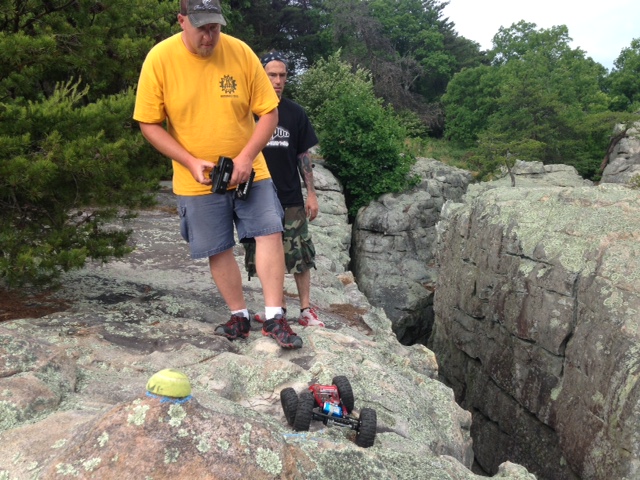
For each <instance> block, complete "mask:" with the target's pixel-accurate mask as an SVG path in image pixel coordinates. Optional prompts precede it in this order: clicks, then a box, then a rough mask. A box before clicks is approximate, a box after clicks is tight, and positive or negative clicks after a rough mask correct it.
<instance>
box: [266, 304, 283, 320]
mask: <svg viewBox="0 0 640 480" xmlns="http://www.w3.org/2000/svg"><path fill="white" fill-rule="evenodd" d="M276 315H282V307H264V318H266V319H267V320H271V319H272V318H273V317H275V316H276Z"/></svg>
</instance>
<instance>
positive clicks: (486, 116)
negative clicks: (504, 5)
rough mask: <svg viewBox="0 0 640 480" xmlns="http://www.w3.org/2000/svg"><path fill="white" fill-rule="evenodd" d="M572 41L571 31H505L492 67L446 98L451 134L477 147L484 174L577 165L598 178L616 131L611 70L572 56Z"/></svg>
mask: <svg viewBox="0 0 640 480" xmlns="http://www.w3.org/2000/svg"><path fill="white" fill-rule="evenodd" d="M570 40H571V39H570V38H569V36H568V31H567V29H566V27H564V26H560V27H553V28H551V29H548V30H545V29H541V30H536V28H535V25H534V24H529V23H526V22H520V23H518V24H515V25H512V26H511V28H508V29H505V28H501V29H500V31H499V33H498V34H497V35H496V36H495V37H494V49H493V50H492V51H491V52H490V57H491V58H492V60H493V61H492V65H491V66H486V67H485V66H481V67H477V68H475V69H470V70H464V71H462V72H461V73H459V74H458V75H456V76H455V77H454V79H453V80H452V82H451V83H450V85H449V88H448V91H447V94H446V95H445V96H444V98H443V101H444V104H445V109H446V113H447V117H446V118H447V122H448V123H447V128H446V135H447V137H448V138H450V139H452V140H454V141H456V142H459V143H460V144H462V145H467V146H471V145H473V144H474V143H475V142H477V146H478V149H477V152H476V155H475V156H474V159H475V160H474V161H475V163H476V167H477V169H478V170H479V171H480V172H481V173H483V174H485V175H486V174H489V173H490V172H491V171H493V170H494V169H495V168H497V167H498V166H500V165H506V166H509V162H510V161H513V160H515V158H516V157H517V158H520V159H522V160H528V161H534V160H537V161H541V162H544V163H547V164H548V163H564V164H568V165H573V166H575V167H576V168H577V169H578V171H579V172H580V173H581V174H582V175H584V176H586V177H590V178H594V176H595V175H596V174H597V171H598V167H599V165H600V163H601V161H602V156H603V152H604V151H605V149H606V146H607V143H608V137H609V135H610V132H611V131H612V129H613V125H614V124H615V119H614V118H612V117H611V116H607V115H605V113H606V112H607V107H608V104H609V98H608V96H607V95H606V94H605V93H603V92H602V90H601V89H600V82H601V79H602V77H603V76H604V74H605V72H606V71H605V69H604V67H602V66H601V65H599V64H597V63H595V62H593V61H592V60H591V59H588V58H585V55H584V52H582V51H581V50H580V49H571V48H570V47H569V42H570ZM603 120H606V123H602V121H603ZM598 122H600V123H598ZM507 154H508V155H509V156H508V155H507ZM508 158H509V159H513V160H507V159H508Z"/></svg>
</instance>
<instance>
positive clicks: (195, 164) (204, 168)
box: [189, 158, 214, 185]
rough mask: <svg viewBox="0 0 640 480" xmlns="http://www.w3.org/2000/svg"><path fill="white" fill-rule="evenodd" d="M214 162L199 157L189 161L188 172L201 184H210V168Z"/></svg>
mask: <svg viewBox="0 0 640 480" xmlns="http://www.w3.org/2000/svg"><path fill="white" fill-rule="evenodd" d="M213 166H214V164H213V163H212V162H208V161H206V160H202V159H200V158H195V159H194V160H193V161H191V162H189V172H191V176H192V177H193V178H194V179H195V180H196V182H198V183H201V184H202V185H211V169H213Z"/></svg>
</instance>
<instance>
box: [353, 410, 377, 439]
mask: <svg viewBox="0 0 640 480" xmlns="http://www.w3.org/2000/svg"><path fill="white" fill-rule="evenodd" d="M377 428H378V415H377V414H376V411H375V410H374V409H373V408H363V409H362V410H361V411H360V426H359V428H358V433H357V434H356V445H358V446H359V447H362V448H369V447H372V446H373V444H374V443H375V441H376V429H377Z"/></svg>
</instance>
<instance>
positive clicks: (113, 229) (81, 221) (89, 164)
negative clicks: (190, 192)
mask: <svg viewBox="0 0 640 480" xmlns="http://www.w3.org/2000/svg"><path fill="white" fill-rule="evenodd" d="M78 84H79V82H76V83H72V82H71V81H70V82H67V83H66V84H59V85H58V86H57V87H56V89H55V91H54V93H53V95H52V96H51V97H49V98H47V99H45V100H43V101H41V102H27V103H26V104H19V103H17V102H16V103H13V104H1V103H0V132H2V133H1V134H0V205H1V207H2V208H0V219H1V222H0V283H4V284H5V285H6V286H9V287H12V286H20V285H25V284H42V283H48V282H51V281H52V280H54V279H55V278H56V277H57V276H58V275H59V274H60V272H61V271H66V270H69V269H72V268H79V267H82V266H83V265H84V263H85V261H86V259H87V258H94V259H99V260H102V261H106V260H107V259H108V258H109V257H112V256H115V257H120V256H123V255H124V254H126V253H127V252H129V251H130V248H129V247H128V246H127V239H128V236H129V232H128V231H127V230H126V229H124V228H122V226H120V225H118V226H115V224H114V223H113V222H114V221H115V220H125V219H127V218H130V217H131V212H130V211H129V210H130V209H133V208H135V207H138V206H141V205H148V204H150V202H151V200H152V197H151V195H150V194H149V193H148V192H151V191H153V190H154V189H155V188H156V186H157V184H158V177H159V176H160V174H161V172H162V170H163V167H162V164H160V163H158V164H157V165H158V166H157V167H153V165H154V161H155V157H154V156H153V152H152V151H150V147H149V146H148V145H146V143H145V141H144V139H143V138H142V136H141V135H140V133H139V131H138V128H137V125H134V124H133V122H132V121H131V112H132V110H133V102H134V95H133V92H132V91H128V92H126V93H123V94H120V95H115V96H111V97H107V98H104V99H102V100H99V101H98V102H96V103H92V104H89V105H87V106H85V107H82V106H79V105H80V104H81V103H82V99H83V98H84V97H85V95H86V93H87V89H84V90H82V91H81V90H79V89H78ZM122 207H124V208H122Z"/></svg>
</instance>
